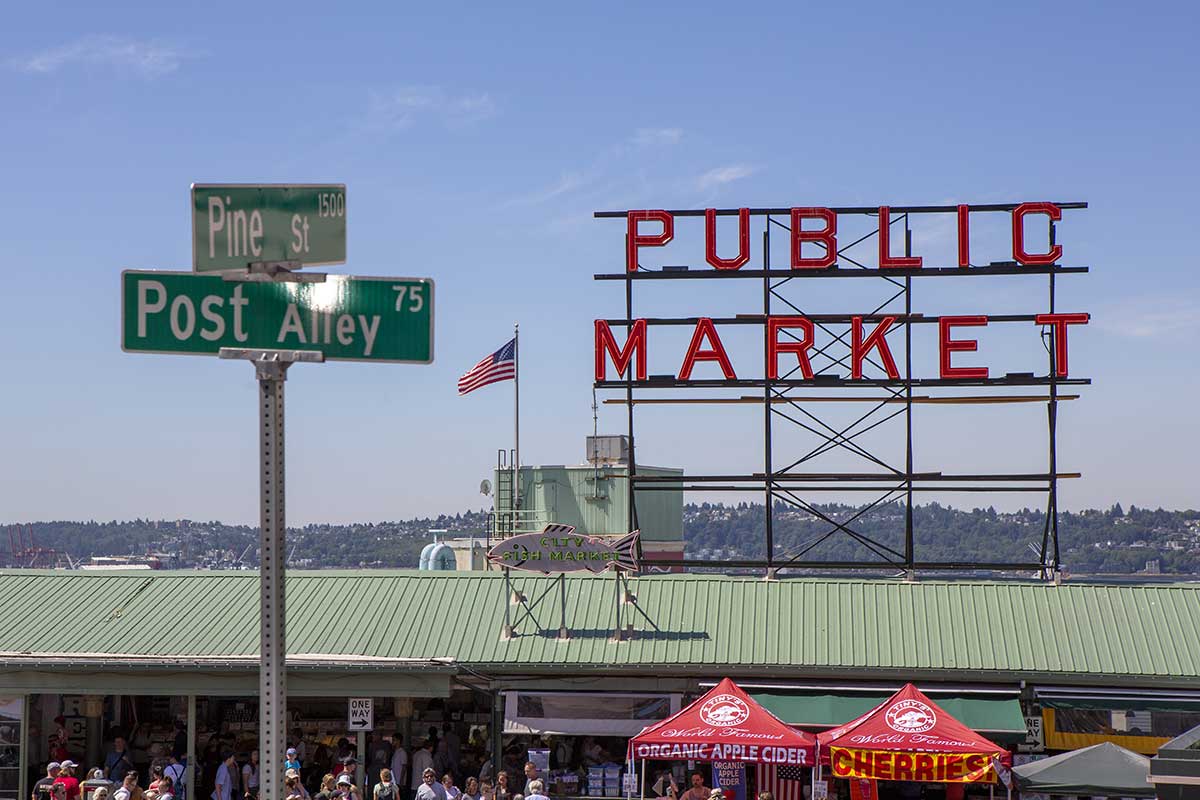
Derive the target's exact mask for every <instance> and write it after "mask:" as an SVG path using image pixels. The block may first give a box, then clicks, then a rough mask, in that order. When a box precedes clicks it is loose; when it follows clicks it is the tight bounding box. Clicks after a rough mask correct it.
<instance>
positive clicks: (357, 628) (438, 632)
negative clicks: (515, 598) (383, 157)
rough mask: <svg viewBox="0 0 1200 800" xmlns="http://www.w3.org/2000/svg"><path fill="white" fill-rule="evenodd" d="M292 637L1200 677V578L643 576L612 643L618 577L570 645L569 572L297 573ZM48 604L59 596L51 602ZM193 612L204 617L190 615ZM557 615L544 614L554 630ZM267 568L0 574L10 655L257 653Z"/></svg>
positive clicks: (624, 658) (713, 664) (591, 581)
mask: <svg viewBox="0 0 1200 800" xmlns="http://www.w3.org/2000/svg"><path fill="white" fill-rule="evenodd" d="M287 582H288V594H287V597H288V616H287V618H288V649H289V651H290V652H293V653H328V654H340V655H365V656H378V657H392V658H397V657H403V658H437V657H449V658H454V659H457V660H460V661H463V662H467V663H471V664H478V665H490V666H493V667H504V668H520V667H523V666H525V665H530V664H538V663H555V664H564V665H568V666H569V665H579V666H596V667H600V666H604V665H614V664H628V665H631V666H635V667H647V668H651V667H656V666H660V665H670V666H672V667H673V668H674V667H687V668H689V669H692V670H693V671H696V672H707V673H710V674H712V675H717V674H722V673H724V672H726V671H729V670H731V669H734V670H736V669H741V668H744V669H747V670H753V669H763V668H775V667H788V668H789V671H791V672H792V673H797V672H799V673H802V672H803V671H804V668H806V667H807V668H810V669H811V670H813V671H816V672H824V673H826V674H828V673H830V672H834V673H836V672H839V671H844V670H856V671H859V672H861V673H868V674H869V673H871V672H875V673H877V674H882V673H887V674H889V675H896V674H900V675H903V674H906V673H920V674H939V673H940V674H945V675H946V676H947V677H950V676H951V675H950V674H951V673H953V672H955V671H956V670H968V671H970V672H972V673H973V675H984V676H986V675H987V674H993V675H997V676H999V675H1002V674H1003V675H1005V676H1007V677H1011V676H1013V675H1031V674H1040V675H1043V676H1044V675H1047V674H1052V675H1062V676H1076V677H1082V676H1085V675H1091V676H1096V675H1110V676H1123V675H1129V676H1144V677H1146V678H1152V677H1155V676H1158V677H1162V678H1169V679H1176V680H1185V681H1190V682H1193V683H1197V682H1200V586H1197V585H1192V584H1186V585H1171V586H1095V585H1074V584H1065V585H1063V586H1058V587H1055V586H1050V585H1044V584H1029V583H1016V582H1013V583H1005V582H948V581H928V582H919V583H903V582H899V581H862V580H833V579H784V580H777V581H762V580H758V579H747V578H735V577H724V576H709V575H680V576H647V577H642V578H634V579H630V581H629V586H630V590H631V591H632V593H633V594H634V595H635V597H636V598H637V599H636V603H635V604H634V605H623V606H622V607H621V620H622V624H623V625H625V624H630V623H632V625H633V627H634V629H635V631H636V632H637V633H636V635H635V637H634V638H633V640H632V641H622V642H620V643H616V642H613V641H611V632H612V626H613V624H614V620H615V616H616V614H615V605H614V604H615V602H616V598H617V593H616V582H615V580H614V579H613V578H612V577H583V576H572V577H568V578H567V579H566V587H567V619H568V626H569V628H571V630H572V633H573V635H572V637H571V639H570V640H569V641H567V642H560V641H558V639H557V633H558V625H559V618H560V603H561V599H560V594H559V588H558V586H557V583H556V579H555V578H553V577H540V576H527V575H522V576H514V578H513V581H512V583H513V586H514V587H515V588H517V589H519V590H520V591H522V592H523V593H524V594H525V595H526V597H528V598H529V602H531V603H532V602H535V601H537V600H538V598H541V601H540V602H539V603H538V604H537V607H536V608H535V610H534V612H533V615H532V617H527V616H526V611H525V608H524V607H522V606H520V605H514V606H510V607H509V610H510V612H511V614H512V617H513V620H514V622H516V621H517V620H518V619H519V618H521V617H526V618H525V619H523V620H521V621H520V622H519V624H518V625H517V633H516V636H515V637H514V638H513V639H512V640H511V641H503V640H501V638H500V630H501V626H502V625H503V622H504V611H505V603H506V601H507V598H506V596H505V589H504V580H503V577H502V576H500V575H498V574H495V573H417V572H411V571H379V572H371V573H363V572H342V571H325V572H291V573H289V574H288V578H287ZM47 598H50V599H52V601H53V602H47ZM179 620H183V621H185V624H176V623H177V622H178V621H179ZM539 626H540V627H539ZM257 650H258V576H257V574H256V573H254V572H235V573H219V572H214V573H178V572H152V573H146V572H137V573H95V572H72V573H57V572H35V571H0V651H3V652H6V653H10V654H11V653H22V652H26V653H28V652H33V653H69V652H75V653H111V654H121V653H127V654H132V655H146V656H164V657H172V656H181V657H182V656H252V655H254V654H255V653H256V652H257Z"/></svg>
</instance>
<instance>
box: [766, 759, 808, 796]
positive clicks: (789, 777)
mask: <svg viewBox="0 0 1200 800" xmlns="http://www.w3.org/2000/svg"><path fill="white" fill-rule="evenodd" d="M756 777H757V779H758V780H757V782H758V790H759V791H760V792H770V793H771V796H772V797H773V798H775V800H803V798H804V793H803V790H804V782H805V780H807V779H808V770H806V769H805V768H804V767H794V766H787V765H776V764H759V765H758V772H757V775H756Z"/></svg>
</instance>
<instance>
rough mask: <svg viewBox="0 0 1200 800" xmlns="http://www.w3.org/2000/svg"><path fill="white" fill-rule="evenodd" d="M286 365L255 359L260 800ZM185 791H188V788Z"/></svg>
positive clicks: (280, 631)
mask: <svg viewBox="0 0 1200 800" xmlns="http://www.w3.org/2000/svg"><path fill="white" fill-rule="evenodd" d="M288 366H290V362H287V361H265V360H264V361H255V362H254V369H255V373H256V374H257V376H258V422H259V427H258V433H259V435H258V449H259V459H260V461H259V465H260V504H261V507H260V512H261V513H260V521H259V526H260V531H261V537H260V549H261V557H260V561H259V564H260V566H259V587H260V590H259V601H260V603H259V614H260V619H261V627H260V637H261V656H260V661H259V678H258V729H259V734H258V735H259V742H258V751H259V757H260V763H261V764H262V767H261V775H262V776H263V779H262V781H261V782H260V786H259V793H260V800H281V797H280V780H279V776H280V775H282V774H283V769H282V766H283V764H282V763H281V761H280V756H281V755H283V751H284V748H285V747H286V744H285V740H284V734H285V721H286V717H287V686H286V680H287V662H286V659H287V648H286V640H285V633H284V630H285V626H284V618H285V615H284V574H283V573H284V547H285V543H284V531H285V524H286V523H285V519H284V508H285V498H284V451H283V443H284V427H283V383H284V381H285V380H286V379H287V368H288ZM189 788H191V787H189Z"/></svg>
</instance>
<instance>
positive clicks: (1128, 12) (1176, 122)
mask: <svg viewBox="0 0 1200 800" xmlns="http://www.w3.org/2000/svg"><path fill="white" fill-rule="evenodd" d="M1198 17H1200V12H1198V11H1197V8H1196V6H1195V5H1194V4H1190V3H1163V4H1158V5H1156V6H1152V7H1139V8H1137V9H1134V8H1133V7H1131V6H1130V5H1129V4H1117V3H1099V2H1092V3H1055V4H1042V3H1005V4H974V3H971V4H967V3H946V4H926V3H916V4H898V3H886V4H801V3H780V4H771V3H765V4H757V5H752V6H747V5H738V4H728V3H725V4H710V3H696V2H688V3H678V4H670V3H656V4H621V3H608V4H598V5H586V6H585V5H584V4H575V3H545V4H473V5H472V4H462V5H449V4H395V3H378V4H352V3H347V4H340V5H337V6H336V7H335V6H331V5H329V4H319V5H318V4H304V3H295V2H290V3H286V4H254V5H253V6H251V5H250V4H246V3H221V2H214V3H206V4H205V5H204V7H203V9H201V8H199V7H192V6H179V5H177V4H169V3H166V4H164V3H145V4H141V5H132V4H103V5H96V4H56V3H43V4H36V5H28V4H26V5H24V6H21V7H19V8H14V9H11V10H10V11H9V12H8V13H7V14H6V19H5V25H4V26H3V29H2V30H0V101H2V103H3V107H4V108H5V109H6V114H5V118H4V123H3V125H0V148H2V150H3V153H4V159H3V163H4V165H5V171H4V172H5V176H6V178H7V180H6V184H7V188H6V190H5V197H4V200H3V202H2V203H0V213H2V217H3V221H4V233H5V235H4V247H3V250H2V255H0V263H2V264H3V267H4V276H5V280H6V291H5V293H4V299H3V303H4V313H3V315H2V317H0V332H2V333H3V335H4V340H5V341H7V342H8V343H9V344H10V347H9V352H8V358H7V364H6V369H5V371H4V375H5V380H4V392H3V398H2V399H0V409H2V410H3V412H4V418H5V419H6V420H7V422H8V424H7V425H6V426H5V431H4V433H3V451H4V458H3V460H2V461H0V520H4V521H17V520H32V519H62V518H84V519H87V518H95V519H111V518H128V517H137V516H142V517H168V518H174V517H188V518H194V519H225V520H231V521H253V520H255V519H256V518H257V502H258V499H257V473H256V467H255V445H256V437H257V419H256V413H255V407H256V406H255V389H254V382H253V378H252V372H251V369H250V368H249V367H248V366H246V365H244V364H237V363H230V362H221V361H217V360H215V359H205V358H184V357H170V356H138V355H129V354H124V353H122V352H121V350H120V347H119V339H118V327H119V315H120V304H119V294H118V280H119V274H120V271H121V270H122V269H127V268H144V269H151V268H164V269H187V268H188V267H189V265H190V264H189V260H190V249H189V248H190V244H189V243H190V239H189V217H188V186H189V184H190V183H192V182H193V181H199V182H221V181H230V182H260V181H261V182H312V181H336V182H344V183H346V184H347V186H348V195H349V202H348V205H349V208H350V217H349V219H350V221H349V251H350V258H349V262H348V263H347V265H346V266H345V268H344V269H342V270H340V271H345V272H348V273H351V274H363V275H397V276H420V277H432V278H434V279H435V281H436V283H437V310H436V314H437V353H436V361H435V363H434V364H433V365H432V366H429V367H419V366H395V365H378V366H375V365H364V364H326V365H321V366H312V365H301V366H298V367H296V368H294V369H293V370H292V372H291V376H290V378H289V381H288V385H287V391H288V426H289V428H288V470H289V472H288V480H289V485H288V491H289V521H290V522H293V523H305V522H310V521H340V520H379V519H395V518H399V517H405V516H410V515H415V514H427V513H436V512H442V511H456V510H459V509H462V508H465V507H479V506H481V505H483V504H484V502H486V501H485V499H484V498H482V497H480V496H479V495H478V493H477V487H478V484H479V480H480V479H481V478H483V477H485V476H487V475H488V474H489V470H490V467H491V465H492V464H493V463H494V460H495V453H496V450H497V449H498V448H501V447H506V446H508V445H509V443H510V428H511V392H510V391H509V387H508V386H501V387H491V388H489V389H485V390H482V391H480V392H477V393H475V394H473V395H470V396H468V397H466V398H458V397H456V396H455V380H456V378H457V377H458V375H459V374H461V373H462V372H463V371H464V370H466V369H467V368H469V367H470V366H471V365H473V364H474V363H475V362H476V361H477V360H478V359H479V358H480V357H482V356H483V355H484V354H486V353H487V352H490V351H491V350H494V349H495V348H497V347H498V346H499V345H501V344H502V343H503V342H504V341H506V340H507V338H508V337H509V336H510V332H511V328H512V324H513V322H514V321H520V323H521V329H522V355H523V357H524V359H523V365H522V376H523V380H522V390H523V392H522V394H523V400H524V403H523V407H524V409H525V411H526V414H525V418H524V429H523V430H524V436H523V442H522V447H523V460H524V461H525V462H526V463H537V462H540V463H564V462H567V463H572V462H576V461H579V460H581V458H582V455H583V437H584V436H585V435H586V434H587V433H589V432H590V431H591V384H590V381H591V362H592V352H591V336H592V331H591V321H592V320H593V319H594V318H596V317H605V316H619V315H620V312H621V308H622V299H621V292H620V290H619V287H618V286H617V285H609V284H598V283H596V282H595V281H593V280H592V278H591V276H592V274H593V273H595V272H610V271H617V270H619V269H620V268H621V266H622V258H623V250H622V241H623V229H622V226H621V224H620V223H619V222H615V221H609V220H593V219H592V218H591V213H592V212H593V211H595V210H599V209H624V208H643V207H651V208H654V207H663V208H678V207H694V208H703V207H707V206H717V207H732V206H741V205H751V206H768V205H775V206H791V205H831V206H832V205H850V204H855V205H857V204H863V205H873V204H882V203H885V202H890V203H892V204H893V205H900V204H904V203H950V202H974V203H986V202H1007V201H1021V200H1086V201H1088V202H1089V203H1090V204H1091V208H1090V209H1089V210H1087V211H1085V212H1073V213H1070V214H1069V215H1068V218H1067V221H1065V222H1064V225H1063V228H1062V236H1061V241H1062V243H1063V244H1064V247H1065V250H1066V256H1065V259H1064V260H1065V261H1067V262H1071V263H1076V264H1085V265H1088V266H1090V267H1092V270H1093V271H1092V273H1091V274H1089V275H1086V276H1071V277H1069V278H1065V279H1064V280H1063V282H1062V291H1061V296H1060V303H1061V306H1062V307H1063V308H1065V309H1067V310H1081V311H1090V312H1091V313H1092V314H1093V322H1092V324H1091V325H1089V326H1088V327H1087V328H1086V329H1076V330H1074V331H1073V332H1072V340H1071V341H1072V350H1071V367H1072V372H1073V373H1075V374H1079V375H1090V376H1091V377H1093V378H1094V379H1095V383H1094V385H1093V386H1091V387H1089V388H1086V389H1085V390H1084V391H1083V392H1082V394H1083V398H1082V399H1081V400H1080V401H1078V402H1075V403H1072V404H1067V405H1066V406H1065V407H1064V409H1063V417H1062V422H1061V426H1062V427H1061V456H1060V458H1061V464H1062V468H1063V469H1065V470H1078V471H1082V472H1083V473H1084V478H1083V479H1082V480H1079V481H1073V482H1070V483H1069V485H1067V486H1066V487H1065V488H1064V495H1063V503H1064V505H1065V506H1066V507H1071V508H1079V507H1086V506H1095V505H1101V506H1107V505H1109V504H1111V503H1112V502H1113V501H1116V500H1119V501H1121V502H1122V503H1125V504H1126V505H1128V504H1129V503H1135V504H1137V505H1148V506H1159V505H1162V506H1165V507H1193V508H1194V507H1196V505H1197V499H1196V490H1195V487H1196V478H1195V475H1196V468H1197V457H1196V449H1197V448H1196V446H1197V444H1198V440H1200V425H1198V423H1197V421H1196V416H1195V407H1196V403H1195V397H1196V394H1197V389H1198V388H1200V387H1198V381H1197V378H1196V376H1195V370H1194V364H1195V360H1196V346H1195V341H1196V337H1197V336H1198V335H1200V292H1198V289H1200V278H1198V277H1197V266H1198V265H1197V259H1196V256H1195V253H1196V245H1195V234H1196V231H1197V230H1198V228H1197V223H1196V212H1195V210H1194V205H1195V203H1194V192H1195V187H1196V186H1197V184H1198V183H1200V167H1198V165H1200V159H1198V158H1197V156H1196V150H1195V145H1196V131H1197V129H1198V128H1200V110H1198V107H1197V104H1196V103H1195V102H1194V100H1193V98H1194V94H1195V85H1196V79H1197V76H1198V75H1200V69H1198V67H1200V65H1198V63H1197V62H1198V56H1197V51H1196V48H1195V43H1194V41H1193V37H1194V33H1195V31H1196V30H1197V23H1198V22H1200V19H1198ZM980 225H981V227H980V231H981V233H980V237H981V238H980V244H979V245H978V246H979V247H980V248H981V249H983V250H987V249H988V248H989V247H990V248H991V250H990V251H989V252H992V253H994V257H996V258H1000V257H1002V256H1003V255H1004V254H1003V253H1002V252H1001V251H1002V249H1003V242H1001V241H1000V240H999V238H998V236H991V235H990V234H988V233H987V231H986V230H985V228H986V224H985V223H980ZM939 226H940V227H939ZM698 230H699V229H697V228H695V227H694V226H693V227H689V228H686V229H684V228H683V227H682V226H681V229H680V234H679V238H678V242H677V249H676V250H674V251H672V256H673V257H672V258H670V259H667V263H688V262H690V263H698V262H700V261H701V259H702V257H703V250H702V249H701V248H702V243H701V241H700V239H699V238H697V236H698ZM721 230H722V231H726V230H729V229H726V228H722V229H721ZM755 230H756V233H755V246H756V247H757V236H758V234H757V230H758V229H757V228H756V229H755ZM944 233H945V228H944V225H942V224H941V223H938V224H937V225H931V226H930V227H929V229H928V230H922V231H919V232H918V233H917V234H916V238H917V242H918V246H919V247H926V248H928V249H927V250H926V251H925V252H927V253H933V252H935V251H937V248H938V247H940V246H943V245H946V242H945V241H944V240H945V236H944ZM689 237H690V238H689ZM989 237H990V238H989ZM664 258H665V256H664ZM952 283H953V285H951V286H939V287H937V288H936V289H931V290H930V294H929V295H928V298H929V299H930V301H931V302H933V303H934V305H940V307H944V308H954V309H956V310H962V311H967V312H970V311H975V310H978V311H983V312H988V311H991V312H993V313H998V312H997V311H996V309H997V308H998V307H1000V306H1004V307H1007V305H1011V306H1012V308H1013V309H1014V310H1020V311H1025V312H1029V311H1035V310H1040V305H1038V304H1040V303H1041V302H1044V301H1043V297H1042V294H1041V292H1040V291H1032V290H1031V291H1029V292H1028V293H1027V294H1022V292H1025V291H1026V289H1027V288H1028V287H1025V286H1023V285H1022V286H1018V285H1015V284H1012V283H1003V284H996V283H991V282H988V281H982V280H980V281H977V280H962V281H953V282H952ZM1040 286H1041V284H1038V288H1040ZM985 287H986V289H985ZM678 292H679V293H678V294H677V295H674V296H671V297H666V296H662V297H661V298H659V300H657V301H656V302H661V305H658V306H653V305H652V304H651V303H650V302H649V301H648V302H647V312H648V313H667V312H668V310H670V311H676V310H677V311H681V312H684V313H693V314H694V313H706V312H711V313H722V310H725V311H735V310H736V311H753V310H754V304H755V302H756V300H755V290H754V288H753V287H751V286H749V285H748V286H747V287H746V289H745V291H744V296H745V300H744V302H743V300H742V299H741V296H740V295H736V294H721V295H717V294H714V293H713V292H712V291H711V290H710V289H706V288H704V287H686V288H684V287H680V289H679V290H678ZM972 293H975V294H976V296H972ZM852 300H855V296H854V295H848V296H847V299H846V300H845V301H844V302H843V305H844V304H845V303H849V302H851V301H852ZM836 304H837V303H836V302H833V305H836ZM1006 304H1007V305H1006ZM1031 306H1032V307H1031ZM840 310H842V311H857V310H867V309H862V308H861V307H855V308H841V309H840ZM1029 342H1033V343H1034V344H1035V345H1036V339H1035V338H1034V339H1028V340H1024V342H1023V343H1016V344H1011V345H1010V344H1004V345H1001V344H997V345H996V348H997V349H996V351H995V352H996V355H995V356H994V357H986V358H985V357H983V356H982V355H981V361H982V362H984V363H988V362H994V363H1004V364H1006V365H1007V364H1008V363H1009V362H1011V363H1012V365H1013V366H1011V367H1009V368H1011V369H1014V370H1015V369H1018V368H1019V367H1020V366H1021V365H1023V364H1026V363H1027V362H1026V361H1022V359H1023V358H1024V354H1027V353H1034V354H1036V353H1035V348H1034V349H1031V348H1029V347H1028V344H1029ZM1022 348H1024V349H1022ZM734 349H736V345H733V346H731V350H734ZM681 357H682V349H681V345H678V344H669V343H664V345H663V346H662V350H661V351H660V355H658V356H654V355H652V361H654V360H655V359H661V360H662V362H663V363H666V364H667V367H665V368H664V369H659V370H655V369H653V368H652V371H660V372H661V371H667V370H669V369H673V368H675V362H677V361H678V360H679V359H681ZM751 360H752V359H751ZM1035 367H1037V368H1040V367H1041V362H1036V363H1027V366H1026V369H1029V370H1031V369H1034V368H1035ZM1005 414H1007V416H1006V415H1005ZM1043 414H1044V412H1043V411H1042V410H1041V409H1023V410H1012V411H1011V412H1005V413H1003V414H1000V415H998V416H995V417H988V418H987V421H986V422H980V421H979V420H978V419H972V418H969V417H967V416H964V414H963V413H962V412H947V413H946V414H944V415H926V416H923V417H921V418H920V420H919V429H918V436H919V445H918V448H919V450H920V451H921V452H922V454H923V455H922V458H923V459H926V461H925V463H927V464H929V465H930V466H934V462H935V461H936V462H937V464H948V465H955V464H965V463H969V462H970V459H977V458H978V456H979V455H980V453H981V452H982V453H984V454H985V455H986V456H987V457H988V458H994V462H992V464H993V465H994V466H995V467H996V468H1006V467H1007V466H1010V465H1011V466H1013V467H1016V466H1018V465H1030V466H1038V465H1039V464H1040V461H1041V453H1042V451H1041V449H1040V447H1041V439H1040V437H1041V436H1042V435H1043V434H1042V429H1041V427H1040V426H1041V425H1042V420H1043V418H1044V417H1043ZM643 419H644V420H646V421H647V422H648V423H649V424H648V425H646V426H644V427H641V428H640V430H641V432H642V441H641V443H640V444H641V448H642V454H643V457H644V459H645V460H647V461H649V462H652V463H657V464H664V465H676V466H683V467H685V468H687V469H690V470H693V471H696V472H702V471H703V472H714V471H722V470H724V469H726V468H727V467H728V465H730V464H734V463H737V464H744V465H746V466H747V467H754V466H755V465H757V463H758V462H759V459H760V458H761V456H760V455H759V451H758V444H757V439H756V436H757V432H758V427H757V426H758V425H759V424H760V422H759V417H757V416H754V415H753V414H749V412H747V413H742V412H732V413H727V414H726V415H725V416H724V417H722V418H716V417H712V416H711V415H709V416H705V415H704V414H701V413H692V412H687V413H684V412H678V411H676V412H672V413H648V414H647V415H646V416H645V417H644V418H643ZM622 427H623V414H622V413H621V412H620V410H619V409H617V408H613V407H607V408H603V409H602V412H601V428H602V429H605V430H610V431H619V430H621V429H622ZM918 462H919V465H920V463H921V459H918ZM970 463H975V465H976V466H977V467H981V466H985V465H980V464H978V461H975V462H970ZM945 499H946V500H947V501H949V502H953V503H958V504H963V505H972V504H976V503H980V502H981V501H980V498H979V497H978V496H967V497H947V498H945ZM1026 500H1027V502H1029V504H1031V505H1032V504H1036V503H1037V502H1038V500H1037V498H1034V497H1030V498H1027V499H1026ZM1014 502H1019V501H1014V500H1012V499H1010V498H998V499H997V500H996V505H997V506H1001V507H1005V506H1011V505H1012V504H1013V503H1014Z"/></svg>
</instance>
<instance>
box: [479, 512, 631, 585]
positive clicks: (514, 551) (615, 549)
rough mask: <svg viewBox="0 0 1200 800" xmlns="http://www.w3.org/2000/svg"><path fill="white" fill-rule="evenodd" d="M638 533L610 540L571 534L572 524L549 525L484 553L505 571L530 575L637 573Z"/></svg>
mask: <svg viewBox="0 0 1200 800" xmlns="http://www.w3.org/2000/svg"><path fill="white" fill-rule="evenodd" d="M639 536H640V533H639V532H638V531H634V532H633V533H630V534H627V535H625V536H622V537H621V538H620V539H617V540H616V541H613V540H611V539H605V538H602V537H600V536H585V535H583V534H580V533H576V532H575V527H574V526H573V525H557V524H550V525H547V526H546V527H545V529H544V530H542V531H541V533H522V534H520V535H518V536H512V537H510V538H508V539H505V540H503V541H501V542H497V543H496V544H495V545H493V546H492V549H491V550H488V554H487V557H488V561H490V562H492V563H493V564H495V565H496V566H499V567H505V568H507V569H525V570H530V571H531V572H542V573H545V574H547V575H548V574H550V573H551V572H578V571H580V570H587V571H588V572H604V571H606V570H609V569H618V570H628V571H630V572H637V569H638V558H637V552H638V537H639Z"/></svg>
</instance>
